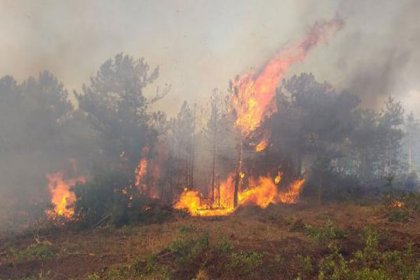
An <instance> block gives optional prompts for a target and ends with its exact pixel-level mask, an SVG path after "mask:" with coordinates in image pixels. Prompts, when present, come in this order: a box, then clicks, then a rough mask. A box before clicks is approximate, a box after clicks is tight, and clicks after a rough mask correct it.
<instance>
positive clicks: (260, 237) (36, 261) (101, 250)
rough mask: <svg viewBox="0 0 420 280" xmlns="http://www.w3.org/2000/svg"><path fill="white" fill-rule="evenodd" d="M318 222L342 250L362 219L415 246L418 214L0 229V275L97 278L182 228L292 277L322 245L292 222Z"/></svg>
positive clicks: (315, 214)
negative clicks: (339, 236)
mask: <svg viewBox="0 0 420 280" xmlns="http://www.w3.org/2000/svg"><path fill="white" fill-rule="evenodd" d="M326 221H331V222H332V223H333V224H334V225H335V226H336V227H337V228H340V229H342V230H343V231H346V232H347V233H348V234H347V237H346V238H345V240H343V242H342V248H343V249H342V251H343V254H344V255H346V253H348V254H350V253H351V252H353V251H354V250H355V249H357V248H360V247H361V246H362V244H361V242H360V241H359V238H358V235H359V234H360V232H361V231H362V230H363V228H365V227H366V226H372V227H374V228H376V229H379V230H380V232H381V233H382V234H384V236H387V238H386V239H385V240H382V241H381V243H380V246H382V247H384V248H387V249H399V248H402V247H403V246H404V244H407V243H408V242H412V243H413V244H414V247H415V250H416V252H419V251H420V219H419V215H418V213H417V214H415V215H412V216H410V217H409V220H408V221H405V222H390V221H389V219H388V217H387V215H386V213H385V212H384V210H383V206H381V205H376V206H375V205H370V206H361V205H354V204H329V205H322V206H314V205H307V204H300V205H293V206H270V207H268V208H267V209H258V208H250V207H247V208H243V209H239V210H238V211H237V213H235V214H233V215H232V216H229V217H212V218H193V217H187V216H183V215H175V216H174V217H173V218H172V219H171V220H169V221H166V222H164V223H162V224H152V225H136V226H126V227H122V228H113V227H105V228H99V229H95V230H83V231H75V230H63V229H54V230H49V231H42V230H40V231H38V232H35V231H32V232H27V233H24V234H19V235H13V236H11V235H8V236H3V237H1V239H0V279H102V278H101V276H100V275H103V274H106V273H107V271H109V270H112V269H113V268H117V267H121V266H124V265H126V264H129V263H132V262H133V261H134V260H136V259H147V258H148V256H150V255H153V254H155V255H156V254H159V252H164V251H165V248H166V247H167V246H168V244H170V243H171V242H172V241H173V240H174V239H175V238H176V237H177V236H178V235H179V232H180V230H182V229H185V228H194V229H196V230H197V231H199V232H206V233H208V236H209V238H210V240H211V239H216V238H219V237H220V236H224V237H227V238H229V240H230V242H231V243H232V245H233V246H234V247H235V249H237V250H241V251H256V252H262V253H263V254H264V260H266V259H267V260H269V259H274V258H281V260H282V261H281V262H279V263H280V264H279V265H278V267H277V268H276V269H274V270H271V271H270V278H272V279H292V277H294V275H296V272H297V271H298V268H296V267H295V265H294V264H293V262H292V261H291V259H292V258H293V257H294V256H296V255H298V254H301V255H305V254H310V255H312V256H315V258H316V256H317V254H319V255H322V254H323V251H324V250H325V249H324V248H323V247H322V246H319V248H318V249H314V248H315V247H314V246H311V245H310V244H311V243H312V241H311V238H310V237H309V236H308V235H307V234H305V233H304V232H302V231H301V230H299V227H301V226H302V225H305V226H306V227H307V226H308V225H309V226H313V227H322V225H324V224H325V223H326ZM34 244H35V245H34ZM37 244H44V245H45V248H47V249H45V248H44V249H42V248H43V247H42V248H41V249H39V248H40V246H37ZM28 248H29V249H28ZM30 248H37V249H34V250H31V249H30ZM92 275H96V276H98V278H92ZM185 277H186V278H185V279H188V278H187V276H185ZM139 279H142V278H139ZM197 279H200V278H199V277H198V278H197Z"/></svg>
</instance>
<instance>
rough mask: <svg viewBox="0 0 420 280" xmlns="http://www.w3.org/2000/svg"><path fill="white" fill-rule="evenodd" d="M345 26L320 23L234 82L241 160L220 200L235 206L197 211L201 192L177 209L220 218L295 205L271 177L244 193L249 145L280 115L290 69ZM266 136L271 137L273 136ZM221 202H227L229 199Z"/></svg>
mask: <svg viewBox="0 0 420 280" xmlns="http://www.w3.org/2000/svg"><path fill="white" fill-rule="evenodd" d="M342 27H343V21H342V20H341V19H339V18H336V19H333V20H331V21H328V22H319V23H316V24H315V25H314V26H313V27H312V28H311V30H310V31H309V32H308V34H307V35H306V36H305V37H304V38H303V39H301V40H299V41H298V42H297V43H296V44H294V45H292V46H290V47H289V48H286V49H282V50H281V51H279V52H278V53H277V54H276V55H275V56H274V58H272V59H271V60H269V61H268V62H267V63H266V64H265V65H264V67H263V68H262V69H261V71H259V72H256V73H247V74H245V75H242V76H239V77H237V78H236V79H235V80H234V81H233V82H232V83H231V92H232V95H231V99H230V105H231V109H232V112H233V114H234V119H235V122H234V125H235V127H236V128H237V130H238V131H239V134H240V137H239V138H240V140H239V144H238V160H237V166H236V171H235V172H234V175H232V176H230V177H229V178H228V179H227V181H226V183H225V184H224V187H222V188H221V189H220V191H219V194H218V195H219V197H221V196H222V193H224V194H225V196H228V197H230V196H231V195H232V196H233V197H232V201H233V204H229V203H227V204H224V205H222V206H223V208H224V210H222V211H220V210H217V211H213V212H211V210H210V212H209V211H206V212H205V211H201V210H200V209H197V201H200V197H199V193H198V192H196V191H186V192H184V193H183V194H182V195H181V198H180V200H179V201H178V202H177V203H176V204H175V207H176V208H185V207H186V208H188V209H189V210H190V212H191V213H193V214H196V215H197V214H198V215H220V214H221V213H224V214H229V213H231V212H233V211H234V210H235V209H236V208H237V207H238V205H240V204H247V203H250V202H252V203H255V204H257V205H260V206H262V207H266V206H267V205H268V204H269V203H273V202H277V201H281V202H285V203H294V202H295V201H296V197H297V196H296V195H285V194H283V196H281V195H280V194H279V193H278V191H277V186H276V184H275V183H274V181H273V179H270V178H269V177H261V178H259V179H257V180H255V179H253V178H249V180H248V182H249V185H250V188H249V189H247V190H240V188H241V182H242V180H244V179H245V176H246V174H245V172H244V167H243V164H244V163H243V161H244V158H243V157H244V146H245V142H246V141H249V140H252V138H254V137H255V136H256V131H257V129H259V128H260V126H261V124H262V123H263V121H264V120H266V119H267V118H269V117H270V116H272V115H273V113H274V112H276V110H277V108H276V103H275V95H276V88H277V87H278V84H279V82H280V81H281V80H282V79H283V78H284V76H285V74H286V73H287V71H288V70H289V69H290V67H291V66H292V65H293V64H295V63H297V62H301V61H303V60H304V58H305V57H306V56H307V54H308V52H309V51H310V50H311V49H312V48H313V47H315V46H316V45H317V44H318V43H319V42H320V41H322V40H325V39H326V36H327V35H328V34H331V33H332V34H334V33H335V32H337V31H338V30H340V29H341V28H342ZM263 135H265V136H267V135H269V133H265V134H263ZM268 141H269V140H268V139H267V137H265V138H263V139H260V141H259V143H258V144H257V145H256V147H255V149H256V150H257V152H261V151H262V150H264V149H265V148H266V147H267V146H268ZM213 178H214V176H213ZM302 185H303V181H302V180H301V181H297V182H295V183H293V184H292V185H291V187H290V189H289V191H290V193H299V191H300V189H301V187H302ZM219 199H220V200H224V201H226V197H223V198H219ZM211 203H213V204H214V182H212V202H211ZM221 204H223V203H221ZM213 206H214V205H211V204H210V205H205V206H204V209H205V208H207V209H209V208H213Z"/></svg>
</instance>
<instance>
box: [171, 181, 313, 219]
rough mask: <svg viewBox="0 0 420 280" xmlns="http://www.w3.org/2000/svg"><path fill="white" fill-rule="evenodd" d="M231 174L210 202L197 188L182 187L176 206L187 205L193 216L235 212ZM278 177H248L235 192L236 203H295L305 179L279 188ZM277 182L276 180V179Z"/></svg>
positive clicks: (261, 205) (267, 204) (258, 204)
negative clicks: (244, 185)
mask: <svg viewBox="0 0 420 280" xmlns="http://www.w3.org/2000/svg"><path fill="white" fill-rule="evenodd" d="M234 180H235V176H234V174H230V175H229V176H228V179H227V180H226V181H225V182H223V183H222V184H221V185H220V193H217V194H216V199H215V201H214V202H213V204H208V203H207V201H208V199H205V198H204V197H202V195H201V194H200V193H199V192H198V191H193V190H187V189H186V190H184V192H183V193H182V194H181V196H180V199H179V200H178V201H177V202H176V204H175V206H174V207H175V208H176V209H187V210H188V212H189V213H190V214H191V215H192V216H226V215H230V214H232V213H233V212H235V210H236V208H235V207H234V206H233V190H234V183H235V182H234ZM280 180H281V178H280V179H279V176H276V178H274V179H272V178H271V177H266V176H261V177H259V178H258V179H254V178H249V180H248V181H249V187H248V188H247V189H245V190H243V191H240V192H239V194H238V202H239V206H245V205H256V206H259V207H261V208H267V207H268V206H269V205H270V204H278V203H283V204H295V203H297V201H298V199H299V195H300V193H301V191H302V188H303V184H304V182H305V180H303V179H301V180H298V181H296V182H294V183H292V184H291V186H290V187H288V188H287V189H285V190H280V191H279V189H278V186H277V185H278V184H279V183H280ZM277 182H278V183H277Z"/></svg>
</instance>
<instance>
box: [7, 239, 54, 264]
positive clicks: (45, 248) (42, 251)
mask: <svg viewBox="0 0 420 280" xmlns="http://www.w3.org/2000/svg"><path fill="white" fill-rule="evenodd" d="M54 255H55V254H54V250H53V247H52V245H51V244H50V243H49V242H40V243H34V244H31V245H29V246H28V247H26V248H25V249H23V250H18V251H15V250H12V256H13V257H14V259H15V260H16V261H17V262H23V261H27V260H44V259H48V258H51V257H53V256H54Z"/></svg>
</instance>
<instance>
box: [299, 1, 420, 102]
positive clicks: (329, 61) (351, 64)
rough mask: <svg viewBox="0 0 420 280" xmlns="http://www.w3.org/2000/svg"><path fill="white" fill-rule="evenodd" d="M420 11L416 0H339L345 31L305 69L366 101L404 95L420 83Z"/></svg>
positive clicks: (379, 100)
mask: <svg viewBox="0 0 420 280" xmlns="http://www.w3.org/2000/svg"><path fill="white" fill-rule="evenodd" d="M419 11H420V2H419V1H416V0H403V1H378V0H375V1H359V0H356V1H341V2H340V4H339V5H338V6H337V12H338V13H339V14H340V15H341V16H343V17H344V19H345V20H346V30H344V31H343V32H342V34H340V35H339V36H338V38H337V40H336V41H334V42H333V43H332V44H331V47H330V48H329V49H324V50H321V51H320V53H319V54H318V57H313V58H312V59H313V60H312V63H309V64H308V65H305V68H306V69H307V68H312V69H317V70H318V71H317V70H316V71H313V72H314V73H315V74H316V75H317V74H318V75H317V76H322V78H323V79H325V80H328V81H331V82H332V83H333V84H336V85H338V86H339V87H340V88H342V89H348V90H350V92H352V93H355V94H358V95H359V96H360V97H361V98H362V100H363V102H364V104H365V105H366V106H376V105H379V104H380V103H381V102H382V101H383V99H384V98H385V97H387V96H389V95H393V96H397V97H398V98H400V99H404V100H406V99H407V95H408V94H409V92H410V91H413V90H415V89H419V88H420V82H419V80H418V76H419V74H420V63H419V62H420V26H419V25H418V21H417V17H418V13H419ZM302 70H305V69H302ZM418 98H420V97H419V96H415V97H414V96H413V97H412V98H411V99H410V100H411V101H412V102H415V99H418Z"/></svg>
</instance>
